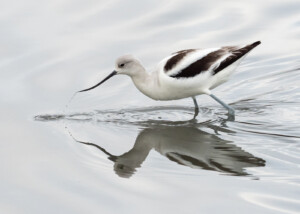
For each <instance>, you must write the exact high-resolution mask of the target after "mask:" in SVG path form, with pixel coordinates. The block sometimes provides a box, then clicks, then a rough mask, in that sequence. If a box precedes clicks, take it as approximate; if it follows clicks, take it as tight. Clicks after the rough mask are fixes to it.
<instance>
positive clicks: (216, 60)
mask: <svg viewBox="0 0 300 214" xmlns="http://www.w3.org/2000/svg"><path fill="white" fill-rule="evenodd" d="M259 44H260V41H257V42H254V43H252V44H249V45H244V46H224V47H221V48H209V49H188V50H182V51H178V52H176V53H173V54H172V55H171V56H168V57H166V58H165V59H163V60H162V61H161V62H160V63H159V64H158V66H157V69H156V70H155V71H153V72H151V73H148V72H146V70H145V68H144V67H143V66H142V64H141V62H140V61H139V60H137V59H136V58H134V57H133V56H132V55H125V56H121V57H119V58H118V59H117V60H116V63H115V70H114V71H113V72H112V73H111V74H109V75H108V76H107V77H106V78H104V79H103V80H102V81H101V82H99V83H98V84H96V85H94V86H93V87H90V88H87V89H84V90H81V91H78V92H84V91H88V90H91V89H93V88H96V87H97V86H99V85H101V84H102V83H104V82H105V81H106V80H108V79H109V78H111V77H112V76H114V75H116V74H126V75H128V76H130V77H131V79H132V81H133V83H134V85H135V86H136V87H137V88H138V90H140V91H141V92H142V93H143V94H145V95H146V96H148V97H150V98H152V99H154V100H177V99H182V98H187V97H191V98H192V99H193V101H194V105H195V115H197V114H198V109H199V107H198V104H197V100H196V96H197V95H200V94H207V95H209V96H211V97H212V98H213V99H214V100H216V101H217V102H218V103H220V104H221V105H222V106H224V107H225V108H226V109H227V110H228V113H229V115H230V116H234V109H233V108H232V107H230V106H229V105H227V104H226V103H224V102H223V101H222V100H220V99H219V98H217V97H216V96H215V95H214V94H212V92H211V89H214V88H215V87H217V86H219V85H220V84H222V83H224V82H226V81H227V80H228V78H229V76H230V75H231V74H232V73H233V71H234V70H235V69H236V67H237V66H238V65H239V63H240V62H241V61H242V60H243V58H244V57H245V56H246V54H247V53H249V51H251V50H252V49H253V48H255V47H256V46H257V45H259Z"/></svg>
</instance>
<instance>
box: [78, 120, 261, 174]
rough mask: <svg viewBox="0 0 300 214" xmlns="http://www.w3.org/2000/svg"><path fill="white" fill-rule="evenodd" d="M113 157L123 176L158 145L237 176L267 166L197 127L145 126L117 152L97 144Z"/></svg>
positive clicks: (180, 159)
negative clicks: (128, 146)
mask: <svg viewBox="0 0 300 214" xmlns="http://www.w3.org/2000/svg"><path fill="white" fill-rule="evenodd" d="M78 142H80V141H78ZM80 143H83V144H86V145H91V146H95V147H97V148H98V149H100V150H101V151H103V152H104V153H105V154H107V155H108V158H109V159H110V160H112V161H113V162H114V163H115V164H114V170H115V172H116V174H117V175H119V176H120V177H125V178H129V177H131V176H132V175H133V174H134V172H135V171H136V168H139V167H140V166H141V164H142V163H143V162H144V160H145V159H146V158H147V156H148V154H149V152H150V151H151V150H152V149H154V150H156V151H157V152H159V153H160V154H161V155H163V156H166V157H167V158H168V159H169V160H171V161H174V162H176V163H178V164H180V165H184V166H188V167H191V168H199V169H205V170H213V171H218V172H221V173H226V174H230V175H236V176H245V175H249V174H248V173H247V172H245V168H247V167H260V166H265V161H264V160H263V159H261V158H258V157H255V156H253V155H252V154H250V153H248V152H246V151H244V150H242V149H241V148H240V147H238V146H236V145H234V144H233V143H232V142H230V141H225V140H223V139H221V138H219V137H218V136H217V135H215V134H210V133H207V132H204V131H202V130H199V129H198V128H195V127H168V126H157V127H153V128H146V129H144V130H142V131H141V132H140V133H139V135H138V137H137V138H136V142H135V144H134V146H133V148H132V149H131V150H129V151H128V152H126V153H124V154H122V155H120V156H115V155H112V154H110V153H109V152H107V151H106V150H105V149H104V148H102V147H100V146H98V145H96V144H93V143H86V142H80Z"/></svg>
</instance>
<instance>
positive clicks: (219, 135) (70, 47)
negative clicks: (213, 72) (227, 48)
mask: <svg viewBox="0 0 300 214" xmlns="http://www.w3.org/2000/svg"><path fill="white" fill-rule="evenodd" d="M0 10H1V13H0V14H1V15H0V17H1V18H0V27H1V28H0V29H1V35H0V37H1V39H0V44H1V47H2V48H1V50H0V56H1V57H0V67H1V72H0V77H1V78H0V81H1V84H0V89H1V90H0V98H1V99H0V103H1V120H0V124H1V128H2V131H1V133H0V139H1V144H0V145H1V150H0V152H1V153H0V166H1V176H0V177H1V180H0V181H1V182H0V189H1V193H0V199H1V200H0V212H1V213H99V212H101V213H166V212H167V213H299V212H300V200H299V195H300V148H299V146H300V134H299V130H300V123H299V121H300V114H299V112H300V107H299V104H300V86H299V81H300V54H299V50H300V39H299V38H300V3H299V1H292V0H288V1H243V2H236V1H226V2H223V1H210V2H201V1H172V2H168V1H131V2H127V3H126V4H125V3H124V2H121V1H109V2H102V1H88V2H80V1H65V0H63V1H51V2H47V3H45V2H43V3H42V2H40V3H39V2H36V1H32V0H29V1H26V2H18V4H17V3H13V2H6V3H3V5H2V7H1V9H0ZM257 40H261V41H262V44H261V45H260V46H258V47H257V48H255V49H254V50H253V51H252V52H251V53H250V54H249V55H248V56H247V57H246V58H245V60H244V61H243V62H242V63H241V65H240V66H239V67H238V69H237V72H236V73H235V74H234V75H233V76H232V78H231V80H230V81H228V82H227V83H225V84H223V85H222V86H220V87H218V88H216V89H215V90H214V93H215V94H216V95H217V96H218V97H220V98H222V100H224V101H225V102H227V103H229V104H230V105H231V106H232V107H234V108H235V110H236V117H235V120H232V118H228V116H227V115H226V111H225V110H224V109H223V108H222V107H221V106H219V105H218V104H217V103H215V102H214V101H213V100H212V99H211V98H210V97H207V96H204V95H203V96H199V97H198V98H197V99H198V103H199V105H200V112H199V115H198V116H197V117H196V118H193V115H194V109H193V102H192V100H191V99H183V100H178V101H168V102H157V101H152V100H150V99H148V98H147V97H144V96H143V95H142V94H140V93H139V92H138V91H137V90H136V89H135V87H134V86H133V84H132V83H131V81H130V79H129V78H127V77H125V76H117V77H114V78H112V79H110V80H109V81H108V82H107V83H105V84H103V85H102V86H101V87H99V88H97V89H95V90H93V91H89V92H86V93H80V94H77V95H76V96H75V97H74V98H73V100H72V101H71V102H70V103H68V101H69V100H70V98H71V97H72V94H73V93H74V92H75V91H78V90H81V89H83V88H86V87H89V86H92V85H93V84H95V83H97V82H98V81H99V80H101V79H102V78H103V77H105V76H106V75H108V74H109V73H110V72H111V71H112V69H113V65H114V60H115V58H116V57H117V56H119V55H122V54H124V53H133V54H135V55H136V56H138V57H139V58H140V59H141V61H142V62H143V63H144V64H145V66H146V67H147V68H149V70H151V68H154V65H155V64H156V63H157V62H158V61H159V60H160V59H162V58H163V57H165V56H167V55H168V54H170V53H172V52H174V51H177V50H180V49H185V48H195V47H199V48H200V47H201V48H205V47H215V46H223V45H234V44H244V43H250V42H254V41H257ZM66 105H67V107H66Z"/></svg>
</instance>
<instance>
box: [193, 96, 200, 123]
mask: <svg viewBox="0 0 300 214" xmlns="http://www.w3.org/2000/svg"><path fill="white" fill-rule="evenodd" d="M192 99H193V102H194V105H195V114H194V119H195V118H196V117H197V115H198V113H199V106H198V103H197V100H196V98H195V97H192Z"/></svg>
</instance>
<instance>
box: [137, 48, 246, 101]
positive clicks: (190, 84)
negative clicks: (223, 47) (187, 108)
mask: <svg viewBox="0 0 300 214" xmlns="http://www.w3.org/2000/svg"><path fill="white" fill-rule="evenodd" d="M216 50H218V49H217V48H212V49H203V50H202V49H198V50H195V52H194V53H192V54H190V55H188V56H186V57H185V58H184V59H183V60H182V61H181V62H180V64H178V65H176V67H174V68H173V69H172V70H171V71H170V73H168V74H167V73H166V72H165V71H164V66H165V64H166V62H167V60H168V59H170V58H171V57H172V56H174V54H173V55H171V56H169V57H166V58H165V59H163V60H162V61H161V62H160V63H159V64H158V65H157V67H156V69H155V70H154V71H152V72H150V73H146V71H141V72H143V73H144V75H143V76H132V77H131V78H132V81H133V83H134V84H135V86H136V87H137V89H139V90H140V91H141V92H142V93H143V94H144V95H146V96H148V97H150V98H152V99H154V100H177V99H182V98H186V97H194V96H197V95H200V94H211V91H210V90H211V89H213V88H215V87H217V86H219V85H220V84H222V83H224V82H226V81H227V80H228V79H229V77H230V75H231V74H232V73H233V72H234V71H235V69H236V67H237V66H238V65H239V64H240V62H241V61H242V59H243V58H244V57H245V56H243V57H242V58H241V59H239V60H237V61H235V62H234V63H233V64H231V65H230V66H228V67H226V68H225V69H224V70H222V72H219V73H217V74H216V75H212V73H211V71H212V70H207V71H206V72H201V73H200V74H199V75H197V76H195V77H193V78H182V79H176V78H173V77H170V76H169V74H172V73H176V72H179V71H180V70H181V69H183V68H185V67H187V66H188V65H190V64H191V63H192V62H194V61H195V60H197V59H201V58H203V57H205V56H206V55H207V54H209V53H212V52H213V51H216ZM228 55H229V54H228ZM228 55H225V56H224V57H227V56H228ZM224 57H223V58H221V59H220V60H218V61H216V62H215V63H214V65H213V66H211V69H213V68H214V66H217V65H218V64H220V62H221V61H222V60H223V59H224Z"/></svg>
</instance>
